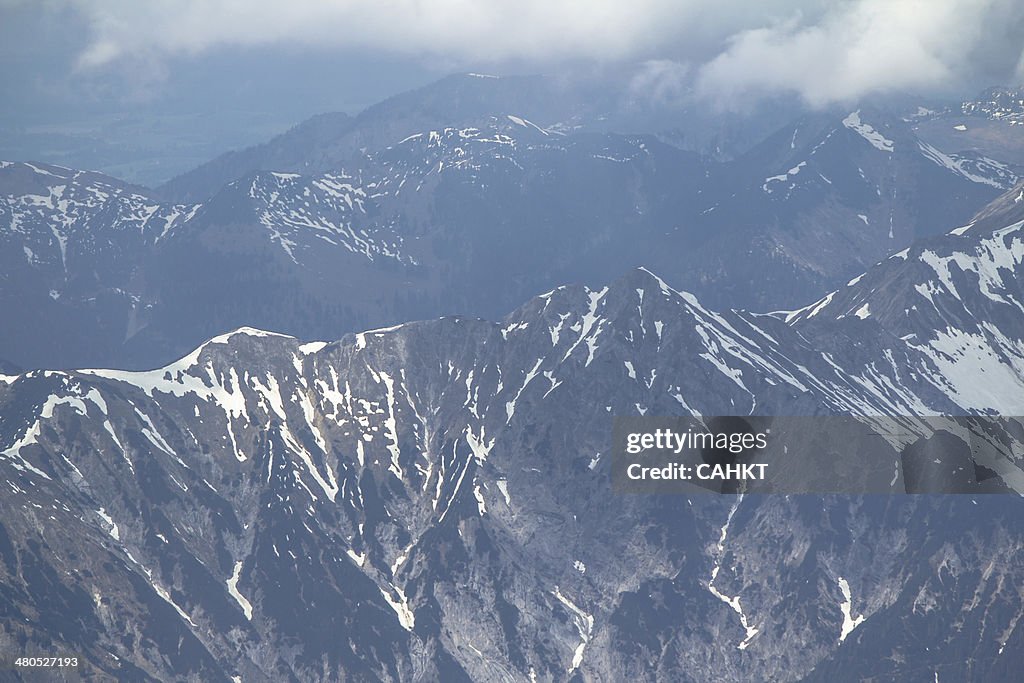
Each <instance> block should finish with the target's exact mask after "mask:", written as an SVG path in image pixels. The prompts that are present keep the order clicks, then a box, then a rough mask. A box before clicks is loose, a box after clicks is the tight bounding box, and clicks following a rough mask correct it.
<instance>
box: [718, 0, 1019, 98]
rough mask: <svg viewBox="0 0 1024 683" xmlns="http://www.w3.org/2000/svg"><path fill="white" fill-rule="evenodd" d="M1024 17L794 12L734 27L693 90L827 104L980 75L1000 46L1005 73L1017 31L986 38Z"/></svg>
mask: <svg viewBox="0 0 1024 683" xmlns="http://www.w3.org/2000/svg"><path fill="white" fill-rule="evenodd" d="M1021 16H1022V9H1021V8H1020V6H1019V4H1018V2H1017V0H855V1H853V2H845V3H841V4H837V5H836V8H835V9H834V10H832V11H830V12H828V13H827V14H826V15H825V16H824V17H823V18H822V19H821V20H820V21H819V22H816V23H813V24H808V23H805V22H803V21H801V18H800V17H799V16H795V17H793V18H791V19H790V20H788V21H784V22H779V23H775V24H773V25H771V26H766V27H761V28H756V29H750V30H746V31H742V32H739V33H737V34H736V35H735V36H733V37H732V38H730V39H729V46H728V47H727V48H726V49H725V50H724V51H723V52H722V53H721V54H720V55H718V56H717V57H715V58H714V59H712V60H710V61H709V62H708V63H706V64H704V65H703V66H702V68H701V70H700V73H699V76H698V91H699V92H701V93H702V94H704V95H706V96H709V97H713V98H715V99H718V100H720V101H724V102H726V103H727V102H729V101H731V100H735V99H736V98H737V97H740V96H743V95H750V94H757V93H777V92H793V93H797V94H799V95H800V96H802V97H803V98H804V99H805V100H807V101H808V102H809V103H810V104H812V105H825V104H828V103H831V102H836V101H847V100H855V99H857V98H860V97H862V96H864V95H867V94H870V93H873V92H879V91H883V92H884V91H893V90H922V89H934V88H942V87H949V86H955V85H960V84H962V83H963V82H964V81H966V80H970V79H971V78H972V77H975V76H979V74H975V73H974V71H976V68H975V66H976V65H975V64H974V61H975V60H974V55H975V53H977V52H979V51H981V50H984V51H985V52H986V53H988V54H987V56H988V57H989V61H992V60H991V58H992V56H993V55H992V52H993V48H996V49H997V50H1001V51H1002V60H1003V61H1004V63H1003V64H1002V65H1001V66H1002V70H1003V71H1004V77H1005V76H1009V75H1011V74H1012V72H1013V65H1014V64H1015V63H1016V62H1017V61H1018V60H1019V59H1020V58H1021V47H1022V45H1021V39H1020V34H1019V33H1016V32H1010V34H1009V35H1008V36H1006V37H1007V38H1008V40H1007V42H1006V43H1004V44H1003V45H1002V46H999V45H995V44H993V43H994V41H995V40H999V39H1000V37H1001V35H1002V34H1004V32H1003V28H1004V27H1005V26H1006V25H1007V24H1006V22H1010V23H1011V24H1014V23H1015V24H1016V25H1017V26H1018V27H1019V26H1020V25H1021ZM999 60H1000V56H999V55H998V54H996V55H995V60H994V61H995V62H998V61H999ZM992 66H994V67H995V68H996V69H998V68H999V67H1000V65H999V64H998V63H996V64H993V65H992ZM985 77H991V75H989V74H985Z"/></svg>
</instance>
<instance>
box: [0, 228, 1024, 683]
mask: <svg viewBox="0 0 1024 683" xmlns="http://www.w3.org/2000/svg"><path fill="white" fill-rule="evenodd" d="M1021 245H1022V232H1021V228H1020V226H1019V225H1013V226H1008V227H1005V228H1002V229H999V230H995V231H989V232H985V231H980V230H979V231H977V232H973V231H972V230H967V231H965V232H964V233H963V234H962V235H949V236H946V237H942V238H939V239H937V240H936V241H935V242H933V243H926V244H924V245H922V246H920V247H915V248H913V249H912V250H911V251H909V252H908V253H907V254H906V255H903V256H899V257H896V258H894V259H891V260H890V261H886V262H885V263H883V264H881V265H879V266H878V267H876V268H875V269H874V270H872V271H871V272H869V273H867V274H866V275H864V276H863V277H862V278H860V279H859V280H858V281H856V282H852V283H851V284H850V285H848V286H847V287H846V288H844V289H842V290H839V291H837V292H836V293H834V294H832V295H830V296H829V297H826V298H825V299H823V300H822V301H821V302H818V303H817V304H815V305H813V306H811V307H808V308H807V309H801V310H798V311H793V312H789V313H776V314H772V315H765V314H753V313H748V312H743V311H723V312H716V311H715V310H713V309H712V308H709V307H707V306H705V305H704V304H702V303H701V302H700V301H699V300H698V299H697V298H696V297H694V296H693V295H691V294H688V293H685V292H680V291H677V290H675V289H673V288H672V287H670V286H669V285H667V284H666V283H665V282H663V281H662V280H660V279H659V278H657V277H656V276H654V275H652V274H651V273H649V272H647V271H645V270H635V271H632V272H630V273H628V274H627V275H626V276H624V277H622V278H620V279H619V280H617V281H615V282H614V283H612V284H610V285H608V286H607V287H603V288H601V289H598V290H594V289H590V288H587V287H582V286H566V287H560V288H558V289H556V290H553V291H551V292H549V293H547V294H544V295H542V296H539V297H536V298H534V299H532V300H530V301H528V302H527V303H526V304H525V305H523V306H521V307H520V308H519V309H518V310H516V311H515V312H513V313H512V314H510V315H509V316H508V317H507V318H505V319H504V320H503V321H501V322H500V323H491V322H486V321H483V320H479V319H470V318H456V317H448V318H442V319H439V320H432V321H427V322H418V323H409V324H404V325H400V326H397V327H394V328H390V329H381V330H376V331H369V332H364V333H360V334H356V335H347V336H345V337H343V338H342V339H341V340H340V341H336V342H332V343H323V342H314V343H301V342H299V341H297V340H296V339H294V338H292V337H287V336H282V335H277V334H273V333H267V332H262V331H259V330H255V329H252V328H243V329H240V330H237V331H236V332H233V333H230V334H227V335H222V336H220V337H217V338H214V339H212V340H210V341H209V342H207V343H206V344H204V345H202V346H201V347H199V348H198V349H196V350H195V351H194V352H192V353H191V354H189V355H188V356H186V357H184V358H182V359H181V360H179V361H177V362H175V363H172V364H171V365H168V366H166V367H162V368H159V369H156V370H152V371H147V372H125V371H112V370H87V371H76V372H53V371H32V372H28V373H25V374H21V375H16V376H3V377H2V378H0V417H2V420H0V473H2V477H3V479H4V481H5V482H6V483H5V485H4V486H3V494H2V495H0V506H2V514H0V520H2V521H0V525H2V526H0V531H2V533H0V557H2V559H3V562H2V563H0V575H2V580H0V585H2V586H4V588H3V590H2V592H0V605H2V608H3V613H4V614H5V615H6V616H5V618H4V619H3V621H2V623H0V649H2V650H3V651H4V652H12V651H13V652H18V653H21V652H26V653H32V652H37V651H39V652H52V651H54V650H63V651H75V652H79V653H81V654H82V656H83V658H84V659H85V661H86V664H85V667H86V668H87V670H89V671H91V672H94V673H96V674H97V675H101V676H113V677H116V678H120V679H124V680H140V679H142V680H167V679H177V680H182V679H183V680H203V681H209V680H230V679H232V678H233V677H236V676H237V677H241V678H242V679H243V680H246V681H250V680H252V681H260V680H268V681H269V680H274V681H278V680H392V681H405V680H410V681H415V680H446V681H447V680H512V681H518V680H522V681H529V680H551V681H554V680H559V681H560V680H588V681H615V680H652V681H653V680H694V681H710V680H726V681H747V680H780V681H800V680H807V681H812V680H825V679H835V678H837V677H838V678H849V677H851V676H854V677H856V678H864V677H868V676H873V677H874V678H875V679H876V680H891V681H898V680H933V679H934V677H936V676H937V677H938V678H939V679H940V680H976V681H991V680H1013V679H1012V676H1013V675H1014V673H1015V665H1016V663H1018V662H1019V661H1020V657H1021V654H1022V653H1024V640H1022V633H1021V630H1020V629H1019V628H1018V622H1019V621H1020V619H1021V615H1022V614H1024V601H1022V599H1021V596H1020V594H1019V591H1017V590H1016V589H1013V588H1012V587H1013V586H1016V585H1019V584H1020V582H1021V581H1022V579H1024V576H1022V573H1024V568H1022V567H1021V565H1020V562H1019V561H1018V559H1017V555H1018V554H1019V548H1020V544H1021V541H1022V539H1021V529H1020V524H1019V515H1020V512H1021V510H1020V500H1019V497H1018V496H1010V495H1005V496H975V497H972V496H946V497H939V496H934V497H932V496H867V497H850V496H793V497H786V496H754V495H743V496H716V495H712V494H701V495H695V496H691V497H686V496H636V495H634V496H630V495H615V494H612V492H611V488H610V482H609V477H608V468H609V466H610V465H609V458H608V448H609V444H610V429H611V417H612V416H614V415H631V414H632V415H636V414H646V415H679V414H701V415H725V414H748V413H752V414H755V415H813V414H828V413H838V414H895V415H898V414H907V413H910V414H915V413H927V412H937V413H943V414H977V413H986V412H1001V413H1004V414H1012V413H1013V412H1018V413H1019V412H1020V408H1021V407H1022V404H1021V400H1022V399H1021V397H1022V396H1024V392H1022V391H1020V388H1021V386H1022V382H1024V372H1022V367H1021V365H1020V358H1021V356H1020V354H1019V351H1018V352H1017V355H1016V356H1013V355H1012V354H1013V353H1014V352H1015V350H1019V349H1020V348H1022V346H1021V343H1022V342H1021V340H1022V339H1024V329H1022V327H1024V316H1020V315H1014V314H1013V309H1014V308H1018V307H1019V306H1020V302H1021V298H1020V282H1021V275H1022V274H1024V271H1022V259H1021V255H1022V254H1024V250H1022V249H1021ZM953 264H955V265H953ZM957 302H959V303H957ZM915 310H916V311H918V313H914V314H910V313H905V314H904V315H903V317H901V316H900V315H899V314H898V313H899V311H915ZM977 359H990V360H986V361H984V362H985V365H984V371H985V382H984V385H983V388H982V389H979V388H978V382H977V377H978V375H977V374H975V373H974V371H973V370H972V371H971V373H964V372H961V370H960V369H961V368H962V367H963V364H964V363H974V362H981V361H978V360H977ZM969 380H970V381H969ZM1008 464H1012V465H1015V466H1017V467H1019V465H1020V463H1019V462H1018V463H1008ZM850 465H851V467H852V468H855V467H856V462H851V463H850Z"/></svg>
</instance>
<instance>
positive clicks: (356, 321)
mask: <svg viewBox="0 0 1024 683" xmlns="http://www.w3.org/2000/svg"><path fill="white" fill-rule="evenodd" d="M552 88H553V86H552V85H551V84H550V83H549V82H548V81H544V80H539V81H538V80H536V79H492V78H483V77H479V76H462V77H453V78H451V79H446V80H444V81H441V82H440V83H438V84H436V85H435V86H432V87H428V88H425V89H423V90H421V91H416V92H413V93H409V94H407V95H404V96H400V97H397V98H394V99H392V100H388V101H386V102H384V103H382V104H381V105H378V106H375V107H371V108H370V109H368V110H367V111H365V112H363V113H362V114H361V115H359V116H357V117H354V118H353V117H347V116H342V115H325V116H322V117H318V118H315V119H312V120H311V121H308V122H306V123H305V124H302V125H300V126H298V127H296V128H295V129H294V130H293V131H291V132H289V133H287V134H285V135H284V136H282V137H280V138H278V139H275V140H274V141H271V142H269V143H267V144H266V145H263V146H259V147H256V148H253V149H250V150H245V151H242V152H238V153H234V154H230V155H227V156H225V157H222V158H220V159H217V160H215V161H213V162H211V163H210V164H208V165H205V166H203V167H201V168H199V169H197V170H196V171H195V172H193V173H190V174H186V175H184V176H182V177H180V178H178V179H176V180H174V181H172V182H170V183H168V184H167V185H165V186H163V187H161V188H158V189H157V190H148V189H144V188H139V187H133V186H130V185H126V184H125V183H122V182H120V181H117V180H115V179H113V178H109V177H106V176H102V175H100V174H96V173H89V172H82V171H75V170H72V169H66V168H61V167H55V166H50V165H45V164H38V163H28V162H17V163H14V162H4V163H3V167H2V168H0V225H2V226H4V227H3V228H2V229H0V260H2V263H3V269H2V271H0V272H2V273H3V275H2V276H0V315H3V317H4V319H5V320H8V321H10V324H9V325H8V326H7V327H6V329H5V330H4V331H3V332H0V358H3V359H4V360H6V361H7V362H9V363H12V364H13V365H15V366H17V367H21V368H53V367H82V366H89V365H92V366H111V367H123V368H137V369H139V368H150V367H155V366H158V365H160V364H162V363H165V362H166V361H167V359H169V358H173V357H176V356H180V355H183V354H185V353H187V352H188V350H189V349H191V348H193V347H195V346H196V345H197V344H199V343H201V342H202V340H204V339H207V338H210V337H212V336H215V335H216V334H219V333H221V332H223V331H224V330H225V329H230V328H233V327H238V326H242V325H253V326H256V327H259V328H266V329H278V330H287V331H288V332H290V333H293V334H296V335H298V336H300V337H304V338H334V337H340V336H341V335H343V334H345V333H347V332H354V331H356V330H360V329H367V328H371V327H376V326H386V325H392V324H397V323H400V322H404V321H407V320H414V319H425V318H431V317H436V316H439V315H445V314H452V313H458V314H463V315H476V316H483V317H488V318H496V317H500V316H502V315H504V313H505V312H506V311H508V310H510V309H511V308H513V307H515V306H516V305H518V303H519V302H521V301H523V300H525V299H526V298H528V297H530V296H532V295H534V294H535V293H536V292H539V291H544V290H546V289H550V288H552V287H556V286H559V285H561V284H563V283H565V282H589V283H599V282H606V281H610V280H612V279H614V278H616V277H618V276H619V275H620V274H621V273H623V272H625V271H627V270H629V269H631V268H634V267H638V266H647V267H649V268H651V269H652V270H654V271H655V272H658V273H659V274H660V275H661V276H662V277H665V278H667V279H668V280H669V281H672V282H673V283H675V284H676V285H677V286H679V287H682V288H685V289H687V290H688V291H692V292H694V293H695V294H696V295H697V296H699V297H700V298H701V300H702V301H705V302H706V303H707V304H709V305H712V306H715V307H718V308H723V307H725V308H728V307H742V308H745V309H747V310H756V311H770V310H774V309H778V308H790V307H795V306H799V305H802V304H804V303H807V302H809V301H813V300H814V299H816V298H817V297H819V296H820V295H821V294H823V293H824V292H826V291H829V290H830V289H832V288H834V287H837V286H839V285H841V284H842V283H843V282H845V281H847V280H848V279H849V278H851V277H853V276H854V275H856V274H857V273H859V272H862V271H863V270H864V269H866V268H867V267H869V266H871V265H872V264H874V263H876V262H878V261H880V260H882V259H884V258H885V257H886V256H888V255H889V254H891V253H893V252H895V251H898V250H899V249H902V248H904V247H907V246H909V245H910V244H911V243H912V242H914V240H916V239H918V238H922V237H926V236H929V235H936V234H942V233H945V232H947V231H949V230H951V229H953V228H956V227H960V226H962V225H964V224H966V223H967V222H968V221H969V220H970V218H971V216H972V215H973V214H974V212H975V211H977V210H978V209H979V208H980V207H982V206H984V205H985V204H987V203H988V202H989V201H991V200H993V199H994V198H995V197H997V196H998V195H999V194H1000V193H1001V192H1003V191H1005V190H1007V189H1009V188H1010V187H1011V186H1013V185H1014V184H1015V183H1016V182H1017V180H1018V179H1019V178H1020V177H1021V175H1022V172H1021V171H1020V167H1018V166H1016V165H1014V164H1013V163H1011V162H1008V161H1006V160H999V159H996V158H992V157H990V156H985V155H982V154H980V153H978V152H975V151H970V150H968V151H958V150H957V149H949V148H947V149H946V150H944V151H943V150H940V149H939V148H938V147H935V146H934V145H933V144H931V143H929V142H926V141H925V139H924V138H921V137H919V135H918V132H917V131H916V130H915V124H914V123H913V122H912V121H907V120H904V118H905V117H900V116H898V115H896V114H893V113H888V112H887V111H886V110H883V109H871V110H868V109H859V110H854V111H842V112H826V113H818V114H809V115H805V116H802V117H801V118H799V119H798V120H796V121H794V122H792V123H790V124H787V125H785V126H783V127H781V128H780V129H778V130H777V131H776V132H775V133H774V134H772V135H769V136H768V137H767V138H766V139H765V140H764V141H762V142H760V143H759V144H757V145H754V146H753V147H750V148H748V149H746V150H745V151H744V152H743V153H742V154H739V155H738V156H737V157H736V158H733V159H730V160H725V161H723V160H719V159H716V158H713V157H710V156H708V155H706V154H702V153H699V152H696V151H693V150H690V149H686V148H681V147H679V146H676V145H674V144H670V143H669V142H666V141H665V140H666V138H665V136H659V135H656V134H652V133H645V134H621V133H614V132H608V131H607V130H604V129H602V128H601V125H604V126H606V127H607V126H608V125H610V124H609V123H608V122H607V120H606V117H603V116H602V115H598V114H597V112H601V111H604V110H603V109H601V108H600V107H599V106H598V105H594V104H591V105H590V109H581V108H580V107H576V106H575V105H573V104H572V102H575V101H579V98H578V99H577V100H573V99H572V98H569V100H568V103H560V104H550V102H551V101H552V97H551V92H552ZM517 103H518V105H519V106H518V108H515V105H516V104H517ZM581 106H582V105H581ZM524 111H528V112H529V115H530V116H532V117H545V118H536V119H535V118H527V117H526V115H525V114H523V112H524ZM694 125H695V126H696V129H698V130H702V129H701V127H700V126H699V125H697V124H694ZM399 136H401V137H399Z"/></svg>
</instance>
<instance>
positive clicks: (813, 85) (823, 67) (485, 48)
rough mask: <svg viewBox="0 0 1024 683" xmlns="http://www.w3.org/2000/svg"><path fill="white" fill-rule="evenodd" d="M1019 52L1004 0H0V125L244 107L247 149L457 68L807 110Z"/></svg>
mask: <svg viewBox="0 0 1024 683" xmlns="http://www.w3.org/2000/svg"><path fill="white" fill-rule="evenodd" d="M1022 49H1024V2H1022V0H831V1H826V0H717V1H715V2H708V1H705V0H629V1H628V2H627V1H624V0H372V1H371V0H287V1H281V0H0V93H2V95H0V96H2V97H3V100H4V107H3V108H0V127H2V126H4V125H7V126H8V130H9V131H10V130H11V129H10V127H9V126H10V124H12V123H14V124H16V125H25V123H26V122H36V123H38V122H42V121H45V122H51V121H54V122H65V125H66V122H68V121H72V122H74V121H79V120H83V117H88V116H100V117H102V116H107V117H110V116H114V115H117V116H124V115H128V114H131V113H134V114H137V115H140V116H141V115H143V113H145V112H149V113H153V112H159V113H160V115H162V116H164V117H166V116H168V115H169V114H188V115H202V116H207V117H208V118H209V120H211V121H212V120H213V119H214V117H215V116H216V115H219V116H221V117H222V119H223V120H224V121H226V122H231V121H232V120H236V121H240V120H241V118H240V117H237V116H235V117H234V119H232V116H234V115H233V114H232V112H237V111H245V112H248V113H249V114H250V115H251V116H256V118H251V119H250V120H249V123H245V124H239V125H238V126H236V127H237V128H239V134H240V135H241V133H242V132H245V130H248V131H249V132H248V133H247V134H248V135H249V136H250V138H251V139H253V140H256V139H262V138H264V137H265V136H266V134H267V131H269V130H277V129H283V127H285V126H286V124H289V123H294V122H297V121H299V120H301V119H303V118H306V117H308V116H310V115H312V114H314V113H318V112H323V111H330V110H343V111H348V112H350V113H354V112H357V111H358V110H360V109H362V108H363V107H365V106H367V105H369V104H372V103H373V102H375V101H378V100H380V99H383V98H384V97H386V96H388V95H391V94H394V93H397V92H400V91H403V90H407V89H410V88H412V87H416V86H418V85H422V84H425V83H427V82H429V81H431V80H434V79H436V78H438V77H440V76H443V75H445V74H447V73H451V72H455V71H486V72H490V73H498V74H507V73H549V74H550V73H564V72H566V71H571V70H572V69H579V70H583V71H586V72H587V73H589V74H591V75H592V74H594V73H601V70H602V69H608V70H614V71H615V72H616V73H617V74H621V73H622V72H623V70H626V72H627V73H630V72H631V73H633V74H634V75H633V85H634V88H635V90H636V91H637V92H640V93H647V94H649V95H651V96H653V97H663V96H669V95H672V94H673V93H676V92H678V91H680V90H686V92H688V93H691V95H692V94H694V93H695V96H696V97H698V98H700V99H701V100H703V101H704V102H706V103H708V104H711V105H715V106H719V107H723V108H732V107H736V106H738V104H742V105H749V104H750V103H751V102H756V101H757V100H758V98H760V97H763V96H770V97H778V96H781V97H794V98H799V99H801V100H802V101H803V102H804V103H806V104H808V105H810V106H812V107H824V106H828V105H831V104H835V103H842V104H852V103H854V102H856V101H857V100H858V99H860V98H863V97H866V96H871V95H876V94H886V93H893V92H903V93H913V94H918V95H929V94H947V95H948V94H957V95H959V94H974V93H976V92H978V91H980V90H981V89H982V88H984V87H986V86H989V85H995V84H1010V85H1019V84H1022V83H1024V59H1022ZM259 117H262V118H259ZM204 120H205V119H204ZM253 121H257V123H259V125H261V126H263V128H260V127H259V126H258V125H257V123H253ZM224 125H228V124H224ZM245 126H250V128H251V130H250V129H249V128H245ZM243 129H244V130H243ZM14 130H17V129H14ZM9 134H10V133H8V135H9ZM250 138H244V137H243V138H239V139H237V140H234V141H233V142H232V143H231V144H236V143H238V142H242V143H244V142H245V141H246V140H247V139H250ZM223 144H224V145H227V142H224V143H223ZM197 153H200V154H204V153H206V151H198V152H197Z"/></svg>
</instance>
